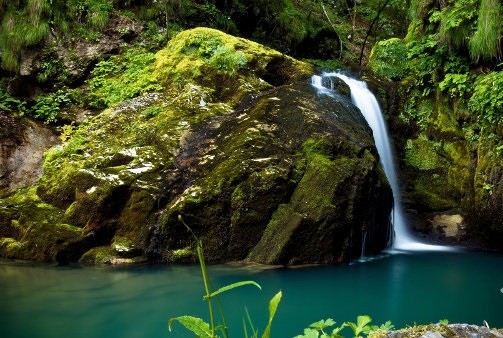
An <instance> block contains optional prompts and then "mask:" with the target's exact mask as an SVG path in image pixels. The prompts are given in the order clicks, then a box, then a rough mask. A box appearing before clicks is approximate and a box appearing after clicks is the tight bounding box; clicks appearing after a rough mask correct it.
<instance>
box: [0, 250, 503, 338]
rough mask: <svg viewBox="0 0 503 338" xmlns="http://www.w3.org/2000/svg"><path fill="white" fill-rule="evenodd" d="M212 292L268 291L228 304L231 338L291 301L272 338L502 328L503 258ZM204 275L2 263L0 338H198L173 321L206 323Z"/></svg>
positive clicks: (281, 280) (459, 259)
mask: <svg viewBox="0 0 503 338" xmlns="http://www.w3.org/2000/svg"><path fill="white" fill-rule="evenodd" d="M209 273H210V278H211V279H212V281H213V284H214V287H215V288H219V287H221V286H223V285H226V284H228V283H232V282H236V281H239V280H254V281H256V282H258V283H259V284H260V285H261V286H262V290H258V289H256V288H255V287H252V286H245V287H243V288H241V289H236V290H232V291H230V292H229V293H227V294H224V295H223V296H222V297H221V300H222V305H223V308H224V311H225V315H226V320H227V324H228V326H229V327H230V333H231V337H232V336H234V337H242V336H243V333H242V332H243V331H242V318H243V317H245V310H244V309H245V307H246V308H247V309H248V311H249V313H250V315H251V317H252V318H253V321H254V324H255V326H257V327H258V328H260V329H263V327H264V326H265V323H266V320H267V305H268V301H269V299H270V298H271V297H272V296H273V295H274V294H275V293H276V292H277V291H279V290H282V291H283V299H282V301H281V303H280V306H279V309H278V312H277V316H276V318H275V321H274V323H273V328H272V334H273V337H280V338H281V337H292V336H294V335H296V334H300V333H301V332H302V330H303V328H304V327H306V326H308V325H309V324H310V323H312V322H314V321H317V320H319V319H322V318H327V317H331V318H333V319H334V320H336V321H337V322H338V323H341V322H343V321H347V320H351V321H355V319H356V316H357V315H359V314H368V315H370V316H371V317H372V318H373V319H374V322H375V324H381V323H383V322H385V321H386V320H391V321H392V322H393V324H395V325H396V326H404V325H407V324H414V323H418V324H420V323H428V322H437V321H438V320H440V319H444V318H447V319H448V320H449V321H450V322H451V323H453V322H467V323H471V324H482V322H483V320H486V321H487V322H488V323H489V324H490V325H491V326H493V327H503V293H502V291H501V289H502V288H503V256H501V255H491V254H482V253H469V252H464V253H446V252H441V253H438V252H437V253H414V254H397V255H392V256H388V257H384V258H381V259H377V260H374V261H370V262H366V263H357V264H351V265H342V266H318V267H307V268H297V269H286V268H282V269H266V270H264V269H257V268H252V267H242V266H241V267H240V266H229V265H217V266H210V267H209ZM202 294H203V283H202V278H201V277H200V271H199V269H198V267H197V266H135V267H56V266H52V265H42V266H41V265H31V264H26V263H22V264H19V263H12V262H0V336H1V337H4V338H18V337H19V338H21V337H29V338H34V337H37V338H46V337H58V338H59V337H74V338H77V337H79V338H80V337H82V338H84V337H85V338H90V337H93V338H105V337H107V338H112V337H121V338H127V337H131V338H132V337H135V338H138V337H149V338H155V337H166V338H168V337H191V335H189V334H187V333H186V331H185V329H184V328H183V327H182V326H180V325H178V324H175V326H174V331H173V332H171V333H169V332H168V329H167V320H168V318H170V317H174V316H179V315H185V314H190V315H194V316H200V317H203V318H205V319H206V318H207V305H206V303H205V302H204V301H203V300H202Z"/></svg>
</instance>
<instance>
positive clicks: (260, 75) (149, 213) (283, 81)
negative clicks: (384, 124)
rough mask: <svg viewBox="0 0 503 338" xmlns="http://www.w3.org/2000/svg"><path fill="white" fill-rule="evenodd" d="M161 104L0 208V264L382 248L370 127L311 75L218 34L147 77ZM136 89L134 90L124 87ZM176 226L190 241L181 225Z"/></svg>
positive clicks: (126, 107)
mask: <svg viewBox="0 0 503 338" xmlns="http://www.w3.org/2000/svg"><path fill="white" fill-rule="evenodd" d="M143 72H145V73H150V74H151V81H154V82H156V83H157V84H159V86H160V87H161V88H163V90H162V91H159V92H150V93H147V94H145V95H143V96H139V97H136V98H134V99H131V100H127V101H124V102H121V103H119V104H118V105H116V106H114V107H111V108H109V109H106V110H104V111H103V112H102V113H100V114H98V115H96V116H94V117H93V118H92V119H90V120H89V121H86V122H84V123H83V124H82V125H80V126H79V127H78V128H77V129H76V130H75V132H74V133H73V135H72V136H71V137H70V138H69V139H68V141H67V142H65V143H64V144H63V145H61V146H57V147H54V148H52V149H51V150H50V151H49V152H47V154H46V156H45V161H44V164H43V169H44V174H43V176H42V177H41V179H40V180H39V181H38V182H37V183H35V184H34V185H32V186H30V187H27V188H25V189H21V190H18V191H16V192H15V193H13V194H10V195H9V196H6V197H4V198H3V199H0V220H1V221H0V223H1V224H0V225H1V227H0V229H1V230H0V254H1V255H2V256H4V257H14V258H24V259H37V260H57V261H59V262H62V263H66V262H70V261H77V260H81V261H82V262H102V263H128V262H137V261H142V260H144V259H147V260H148V261H151V262H192V261H194V260H195V259H196V258H195V255H194V251H195V241H194V238H193V234H195V235H196V236H197V237H198V238H199V239H200V240H201V241H202V242H203V245H204V247H205V255H206V258H207V260H208V261H211V262H223V261H231V260H243V259H247V260H249V261H253V262H259V263H267V264H302V263H333V262H341V261H347V260H350V259H351V258H352V257H358V256H359V255H360V252H361V242H362V240H361V239H362V237H363V234H364V233H365V234H366V238H367V241H366V242H367V244H368V247H367V248H366V252H367V253H371V252H376V251H379V250H381V249H383V248H384V247H385V246H386V243H387V233H388V223H389V222H388V221H389V220H388V218H389V214H390V209H391V204H392V202H391V201H392V198H391V192H390V189H389V186H388V184H387V181H386V178H385V177H384V175H383V174H382V170H381V169H380V166H379V161H378V158H377V155H376V154H377V152H376V150H375V147H374V144H373V139H372V136H371V131H370V128H369V127H368V126H367V125H366V123H365V121H364V119H363V117H362V116H361V114H360V113H359V111H358V110H357V109H356V108H354V107H353V106H352V105H351V104H350V103H349V101H348V100H345V99H343V98H332V97H329V96H318V95H317V93H316V92H315V91H314V89H313V88H312V87H311V85H310V83H309V80H308V76H309V75H310V74H312V72H313V69H311V67H310V66H308V65H307V64H304V63H301V62H299V61H296V60H294V59H292V58H289V57H287V56H285V55H282V54H280V53H278V52H276V51H274V50H271V49H268V48H265V47H263V46H261V45H258V44H256V43H253V42H250V41H247V40H244V39H238V38H234V37H232V36H229V35H225V34H223V33H221V32H219V31H215V30H211V29H204V28H198V29H193V30H190V31H185V32H182V33H180V34H179V35H178V36H177V37H175V38H174V39H173V40H172V41H170V43H169V44H168V46H167V47H166V48H165V49H164V50H162V51H160V52H159V53H158V54H157V55H156V60H155V62H154V63H153V64H151V65H149V66H147V67H146V68H145V69H144V71H143ZM127 85H128V84H127V83H125V86H127ZM179 216H182V217H183V219H184V221H185V223H186V224H188V226H189V227H190V228H191V231H192V232H193V234H191V233H189V232H188V231H187V229H186V228H185V227H184V226H183V225H182V223H180V221H179Z"/></svg>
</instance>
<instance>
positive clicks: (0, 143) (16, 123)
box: [0, 111, 58, 192]
mask: <svg viewBox="0 0 503 338" xmlns="http://www.w3.org/2000/svg"><path fill="white" fill-rule="evenodd" d="M57 142H58V139H57V137H56V135H54V132H53V131H52V130H51V129H49V128H47V127H46V126H43V125H41V124H40V123H34V122H31V121H29V120H22V121H21V120H18V119H15V118H13V117H11V116H10V115H7V114H4V113H3V112H2V111H0V168H1V169H0V192H8V191H13V190H15V189H17V188H22V187H25V186H27V185H30V184H33V183H35V182H36V181H38V179H39V178H40V176H42V161H43V153H44V151H46V150H47V149H49V148H50V147H51V146H53V145H55V144H56V143H57Z"/></svg>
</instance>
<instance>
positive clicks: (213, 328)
mask: <svg viewBox="0 0 503 338" xmlns="http://www.w3.org/2000/svg"><path fill="white" fill-rule="evenodd" d="M178 220H179V221H180V222H181V223H182V224H183V225H184V226H185V227H186V228H187V229H188V230H189V232H190V233H191V234H192V236H194V239H195V241H196V243H197V246H196V250H197V258H198V260H199V265H200V267H201V273H202V275H203V282H204V289H205V295H204V296H203V299H204V300H206V301H208V311H209V316H210V323H207V322H205V321H204V320H202V319H201V318H197V317H193V316H180V317H175V318H171V319H170V320H169V322H168V329H169V331H170V332H171V329H172V325H173V323H174V322H178V323H180V324H182V325H183V326H184V327H185V328H186V329H188V330H189V331H192V332H193V333H194V334H195V335H196V336H197V337H208V338H217V337H220V336H218V335H216V332H217V331H219V332H220V333H221V334H222V337H224V338H227V337H229V335H228V332H227V325H226V324H225V316H224V314H223V309H222V308H221V307H220V314H221V316H222V324H219V325H215V315H214V308H213V300H214V299H216V298H217V296H218V295H220V294H221V293H223V292H226V291H229V290H232V289H235V288H237V287H241V286H245V285H253V286H256V287H257V288H259V289H262V288H261V287H260V285H259V284H258V283H256V282H254V281H240V282H236V283H232V284H229V285H226V286H224V287H222V288H220V289H218V290H216V291H212V290H211V284H210V280H209V278H208V270H207V269H206V263H205V260H204V251H203V244H202V241H201V240H199V239H198V238H197V236H196V235H195V234H194V232H193V231H192V229H191V228H190V227H189V226H188V225H187V224H186V223H185V222H184V221H183V218H182V216H181V215H179V216H178ZM281 296H282V293H281V291H279V292H278V293H277V294H276V295H275V296H274V297H273V298H272V299H271V300H270V302H269V320H268V323H267V326H266V328H265V329H264V333H263V334H262V338H269V337H270V334H271V325H272V321H273V319H274V316H275V314H276V310H277V309H278V305H279V302H280V301H281ZM246 314H247V317H248V324H249V326H250V329H251V335H250V336H249V335H248V330H247V325H246V322H245V321H244V320H243V329H244V335H245V337H254V338H255V337H258V336H259V333H258V330H256V329H255V328H254V326H253V323H252V320H251V318H250V316H249V314H248V312H246Z"/></svg>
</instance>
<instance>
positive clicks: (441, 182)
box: [414, 174, 459, 210]
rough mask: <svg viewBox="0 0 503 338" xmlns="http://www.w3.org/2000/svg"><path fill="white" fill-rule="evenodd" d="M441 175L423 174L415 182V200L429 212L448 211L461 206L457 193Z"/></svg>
mask: <svg viewBox="0 0 503 338" xmlns="http://www.w3.org/2000/svg"><path fill="white" fill-rule="evenodd" d="M446 181H447V179H446V177H445V176H443V175H439V174H422V175H420V176H419V177H418V178H417V179H416V182H415V186H414V198H415V200H416V201H417V203H418V204H419V205H422V206H423V207H425V208H427V209H429V210H447V209H452V208H455V207H457V206H458V205H459V201H458V198H457V196H456V195H457V192H456V191H455V190H454V189H453V187H452V186H450V185H449V184H448V183H447V182H446Z"/></svg>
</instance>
